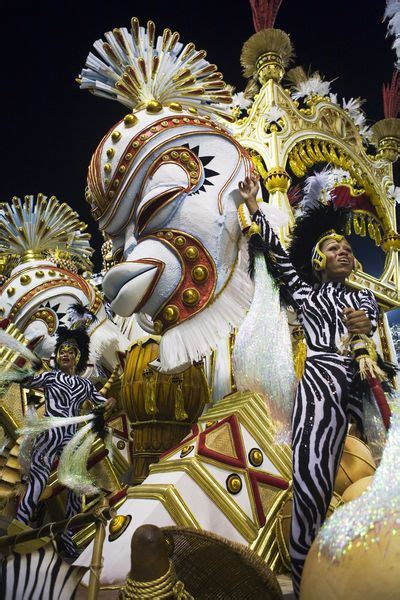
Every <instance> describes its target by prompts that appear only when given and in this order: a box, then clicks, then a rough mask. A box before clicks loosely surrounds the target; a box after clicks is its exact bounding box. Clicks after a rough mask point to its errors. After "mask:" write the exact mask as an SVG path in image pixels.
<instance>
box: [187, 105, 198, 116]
mask: <svg viewBox="0 0 400 600" xmlns="http://www.w3.org/2000/svg"><path fill="white" fill-rule="evenodd" d="M188 112H190V113H192V115H197V110H196V109H195V107H194V106H189V107H188Z"/></svg>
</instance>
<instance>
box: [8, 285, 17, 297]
mask: <svg viewBox="0 0 400 600" xmlns="http://www.w3.org/2000/svg"><path fill="white" fill-rule="evenodd" d="M14 294H15V288H14V287H9V288H8V289H7V296H14Z"/></svg>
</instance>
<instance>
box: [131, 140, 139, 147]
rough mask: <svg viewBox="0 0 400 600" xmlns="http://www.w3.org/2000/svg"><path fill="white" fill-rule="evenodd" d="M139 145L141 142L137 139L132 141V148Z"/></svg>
mask: <svg viewBox="0 0 400 600" xmlns="http://www.w3.org/2000/svg"><path fill="white" fill-rule="evenodd" d="M138 147H139V142H138V141H137V140H135V141H134V142H132V148H138Z"/></svg>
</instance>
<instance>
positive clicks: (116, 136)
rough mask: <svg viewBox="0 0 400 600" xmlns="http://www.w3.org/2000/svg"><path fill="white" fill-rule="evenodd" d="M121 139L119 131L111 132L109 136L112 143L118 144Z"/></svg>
mask: <svg viewBox="0 0 400 600" xmlns="http://www.w3.org/2000/svg"><path fill="white" fill-rule="evenodd" d="M120 138H121V132H120V131H113V132H112V134H111V139H112V141H113V142H114V143H116V142H118V141H119V140H120Z"/></svg>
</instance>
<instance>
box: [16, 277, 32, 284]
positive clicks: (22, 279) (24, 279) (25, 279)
mask: <svg viewBox="0 0 400 600" xmlns="http://www.w3.org/2000/svg"><path fill="white" fill-rule="evenodd" d="M19 280H20V282H21V284H22V285H28V283H31V281H32V278H31V277H30V276H29V275H21V277H20V278H19Z"/></svg>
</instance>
